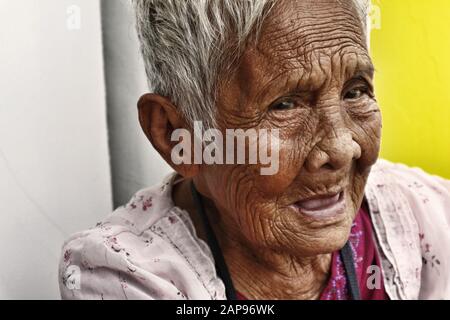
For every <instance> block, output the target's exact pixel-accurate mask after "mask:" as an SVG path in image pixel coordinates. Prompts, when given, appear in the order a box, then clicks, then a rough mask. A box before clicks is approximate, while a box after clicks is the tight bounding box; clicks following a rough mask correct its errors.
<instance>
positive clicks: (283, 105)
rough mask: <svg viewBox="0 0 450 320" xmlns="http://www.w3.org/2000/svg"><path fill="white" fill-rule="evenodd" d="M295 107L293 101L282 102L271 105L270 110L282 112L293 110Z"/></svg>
mask: <svg viewBox="0 0 450 320" xmlns="http://www.w3.org/2000/svg"><path fill="white" fill-rule="evenodd" d="M295 106H296V104H295V102H293V101H282V102H277V103H275V104H274V105H272V107H271V109H273V110H278V111H283V110H291V109H294V108H295Z"/></svg>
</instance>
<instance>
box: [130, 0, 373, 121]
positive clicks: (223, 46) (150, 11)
mask: <svg viewBox="0 0 450 320" xmlns="http://www.w3.org/2000/svg"><path fill="white" fill-rule="evenodd" d="M277 1H280V0H133V3H134V6H135V12H136V28H137V32H138V37H139V41H140V44H141V52H142V56H143V59H144V64H145V69H146V74H147V79H148V83H149V86H150V88H151V89H152V90H153V92H155V93H157V94H160V95H162V96H165V97H167V98H169V99H170V100H171V101H172V103H173V104H174V105H176V106H177V107H178V108H179V111H180V112H181V114H182V115H183V117H184V118H185V119H186V120H187V123H188V124H192V123H194V121H199V120H200V121H203V124H204V126H205V127H208V128H212V127H214V126H215V125H216V122H215V114H216V108H215V105H216V95H217V84H218V83H217V82H218V76H219V75H224V74H227V72H230V71H231V69H232V67H233V66H234V64H235V62H236V61H237V60H238V59H239V57H240V53H242V51H243V49H244V48H245V46H246V44H247V43H248V41H249V40H250V39H256V37H257V35H258V33H259V31H260V29H261V26H262V22H263V20H264V19H265V17H266V16H267V14H268V13H269V11H270V10H271V8H272V7H273V6H274V4H275V3H276V2H277ZM338 1H340V0H338ZM353 1H355V3H356V4H357V7H358V9H359V10H358V11H359V12H360V13H361V21H362V22H363V24H364V25H366V16H367V8H368V2H369V1H370V0H353Z"/></svg>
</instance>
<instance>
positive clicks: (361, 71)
mask: <svg viewBox="0 0 450 320" xmlns="http://www.w3.org/2000/svg"><path fill="white" fill-rule="evenodd" d="M374 75H375V67H374V66H373V64H372V63H371V62H370V63H365V64H364V65H363V66H358V67H356V70H355V72H354V73H353V74H351V75H350V74H349V76H350V77H349V78H358V77H363V78H367V77H368V78H369V79H370V80H372V79H373V77H374Z"/></svg>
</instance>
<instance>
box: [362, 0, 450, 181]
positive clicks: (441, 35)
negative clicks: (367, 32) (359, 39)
mask: <svg viewBox="0 0 450 320" xmlns="http://www.w3.org/2000/svg"><path fill="white" fill-rule="evenodd" d="M372 3H373V4H374V5H375V9H374V10H372V18H373V19H372V21H373V22H374V23H375V25H374V27H377V25H376V24H377V23H378V22H380V21H381V24H380V25H379V27H380V29H379V30H378V29H374V30H372V34H371V37H372V39H371V50H372V57H373V60H374V64H375V68H376V70H377V72H376V92H377V97H378V101H379V103H380V105H381V108H382V112H383V117H384V124H383V140H382V151H381V156H382V157H383V158H386V159H388V160H392V161H397V162H403V163H406V164H408V165H413V166H420V167H422V168H423V169H424V170H426V171H428V172H430V173H434V174H439V175H442V176H444V177H446V178H450V1H449V0H373V1H372ZM377 6H378V8H379V9H380V14H381V15H380V17H381V20H378V18H377V10H376V9H377Z"/></svg>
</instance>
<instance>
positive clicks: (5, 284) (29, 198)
mask: <svg viewBox="0 0 450 320" xmlns="http://www.w3.org/2000/svg"><path fill="white" fill-rule="evenodd" d="M72 4H75V5H77V6H78V7H79V8H80V9H81V16H80V17H81V29H80V30H72V31H70V30H69V29H68V28H67V19H68V15H67V13H66V10H67V8H68V7H69V6H70V5H72ZM70 21H72V22H74V21H73V20H70ZM75 23H76V21H75ZM69 26H74V24H71V25H69ZM103 83H104V82H103V62H102V44H101V26H100V4H99V1H98V0H70V1H66V0H20V1H14V0H0V243H1V249H0V259H1V263H0V298H2V299H5V298H8V299H15V298H25V299H27V298H40V299H47V298H59V289H58V285H57V263H58V259H59V255H60V247H61V245H62V242H63V240H64V239H65V238H67V236H69V235H70V234H71V233H73V232H75V231H77V230H82V229H86V228H88V227H90V226H92V225H94V224H95V222H96V221H98V220H99V219H101V218H102V217H104V216H105V215H106V214H107V213H109V212H110V211H111V209H112V205H111V187H110V174H109V172H110V168H109V159H108V148H107V130H106V116H105V90H104V84H103Z"/></svg>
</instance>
